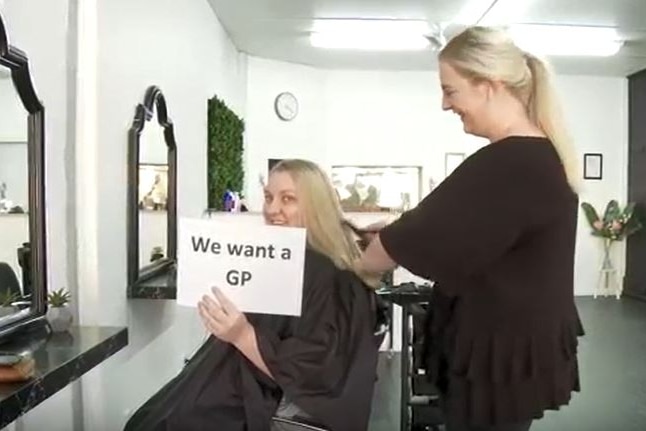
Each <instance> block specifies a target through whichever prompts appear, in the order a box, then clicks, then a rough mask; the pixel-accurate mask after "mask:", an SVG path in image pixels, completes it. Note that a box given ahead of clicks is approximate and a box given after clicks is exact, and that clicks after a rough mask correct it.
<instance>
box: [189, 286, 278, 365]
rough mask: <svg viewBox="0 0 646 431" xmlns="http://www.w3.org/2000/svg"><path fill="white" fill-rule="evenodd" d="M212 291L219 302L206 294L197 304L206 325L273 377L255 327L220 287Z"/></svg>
mask: <svg viewBox="0 0 646 431" xmlns="http://www.w3.org/2000/svg"><path fill="white" fill-rule="evenodd" d="M212 291H213V294H214V295H215V297H216V299H217V300H218V302H216V301H214V300H213V298H211V297H210V296H206V295H205V296H203V297H202V300H201V301H200V302H199V303H198V305H197V308H198V310H199V313H200V318H201V319H202V323H203V324H204V327H205V328H206V329H207V330H208V331H209V332H210V333H211V334H213V335H214V336H215V337H217V338H219V339H220V340H222V341H224V342H226V343H229V344H232V345H233V346H234V347H235V348H236V349H238V350H239V351H240V352H241V353H242V354H243V355H245V356H246V357H247V359H249V360H250V361H251V362H252V363H253V364H254V365H255V366H256V367H258V369H260V371H262V372H263V373H265V374H267V375H268V376H269V377H272V378H273V376H272V375H271V372H270V371H269V368H267V365H266V364H265V361H264V360H263V359H262V356H260V351H259V350H258V343H257V341H256V331H255V330H254V327H253V326H252V325H251V324H250V323H249V321H248V320H247V318H246V316H245V315H244V313H242V312H241V311H240V310H238V307H236V305H235V304H234V303H233V302H231V301H230V300H229V298H227V297H226V296H225V295H224V293H222V291H221V290H220V289H218V288H217V287H214V288H213V289H212Z"/></svg>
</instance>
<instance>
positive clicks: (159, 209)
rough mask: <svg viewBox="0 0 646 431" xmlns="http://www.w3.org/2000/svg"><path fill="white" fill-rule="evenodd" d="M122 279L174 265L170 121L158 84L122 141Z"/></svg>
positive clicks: (137, 281) (135, 281)
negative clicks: (125, 238) (125, 154)
mask: <svg viewBox="0 0 646 431" xmlns="http://www.w3.org/2000/svg"><path fill="white" fill-rule="evenodd" d="M128 151H129V156H128V177H129V178H128V195H129V196H128V285H129V295H130V296H131V297H137V296H138V295H137V293H136V289H135V288H136V287H137V286H140V285H142V284H143V283H144V282H146V281H149V280H150V279H151V278H153V277H156V276H158V275H164V274H168V273H169V272H171V271H172V269H174V267H175V262H176V256H177V252H176V244H177V227H176V226H177V221H176V220H177V212H176V187H177V185H176V146H175V137H174V133H173V123H172V121H171V120H170V119H169V118H168V113H167V109H166V101H165V99H164V96H163V94H162V92H161V90H160V89H159V88H158V87H155V86H153V87H149V88H148V90H147V91H146V95H145V96H144V102H143V103H142V104H139V105H138V106H137V108H136V111H135V117H134V119H133V123H132V127H131V128H130V131H129V142H128Z"/></svg>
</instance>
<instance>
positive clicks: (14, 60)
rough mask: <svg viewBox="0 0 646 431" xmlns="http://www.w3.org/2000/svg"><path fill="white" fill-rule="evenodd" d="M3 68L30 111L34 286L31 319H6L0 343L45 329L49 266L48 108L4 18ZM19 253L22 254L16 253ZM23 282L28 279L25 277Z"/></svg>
mask: <svg viewBox="0 0 646 431" xmlns="http://www.w3.org/2000/svg"><path fill="white" fill-rule="evenodd" d="M0 65H2V66H5V67H8V68H9V69H10V70H11V80H12V82H13V85H14V87H15V89H16V91H17V92H18V96H19V97H20V100H21V102H22V104H23V106H24V107H25V109H26V110H27V112H28V114H29V116H28V122H27V127H28V129H27V160H28V164H29V168H28V172H29V180H28V181H29V183H28V184H29V240H30V244H29V247H28V248H29V249H30V251H29V253H28V256H27V259H25V263H27V265H26V266H28V267H27V268H25V267H23V271H28V272H29V274H28V276H29V278H30V281H31V283H30V285H29V286H23V290H24V293H25V294H28V293H31V301H32V304H31V308H30V312H29V314H27V315H22V314H18V315H16V316H15V317H13V316H7V317H5V318H3V325H2V326H1V327H0V342H2V341H4V340H5V339H6V338H7V336H8V335H10V334H12V333H15V332H17V331H18V330H21V329H26V328H32V327H34V326H40V325H45V324H46V323H45V322H46V320H45V312H46V311H47V264H46V249H45V244H46V240H45V238H46V237H45V108H44V107H43V105H42V103H41V102H40V100H39V99H38V96H37V95H36V91H35V89H34V86H33V84H32V82H31V76H30V73H29V62H28V60H27V56H26V55H25V53H24V52H22V51H21V50H19V49H17V48H15V47H13V46H11V45H10V44H9V38H8V36H7V32H6V27H5V25H4V22H3V20H2V17H1V16H0ZM16 252H18V250H16ZM24 275H25V274H23V280H25V279H27V278H28V277H25V276H24ZM5 322H6V323H5Z"/></svg>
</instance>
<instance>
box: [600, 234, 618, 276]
mask: <svg viewBox="0 0 646 431" xmlns="http://www.w3.org/2000/svg"><path fill="white" fill-rule="evenodd" d="M612 244H614V241H613V240H611V239H608V238H606V239H604V240H603V262H602V264H601V269H602V270H605V271H614V270H615V266H614V264H613V262H612V255H611V250H612Z"/></svg>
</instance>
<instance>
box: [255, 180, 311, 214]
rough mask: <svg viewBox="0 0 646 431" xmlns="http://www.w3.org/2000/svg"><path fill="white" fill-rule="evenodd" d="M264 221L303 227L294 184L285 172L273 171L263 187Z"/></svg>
mask: <svg viewBox="0 0 646 431" xmlns="http://www.w3.org/2000/svg"><path fill="white" fill-rule="evenodd" d="M262 213H263V215H264V216H265V223H267V224H272V225H278V226H293V227H303V226H304V221H303V216H302V212H301V209H300V205H299V202H298V196H297V194H296V185H295V184H294V180H293V179H292V177H291V175H289V173H287V172H273V173H272V174H271V175H269V180H268V181H267V186H266V187H265V204H264V205H263V207H262Z"/></svg>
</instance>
